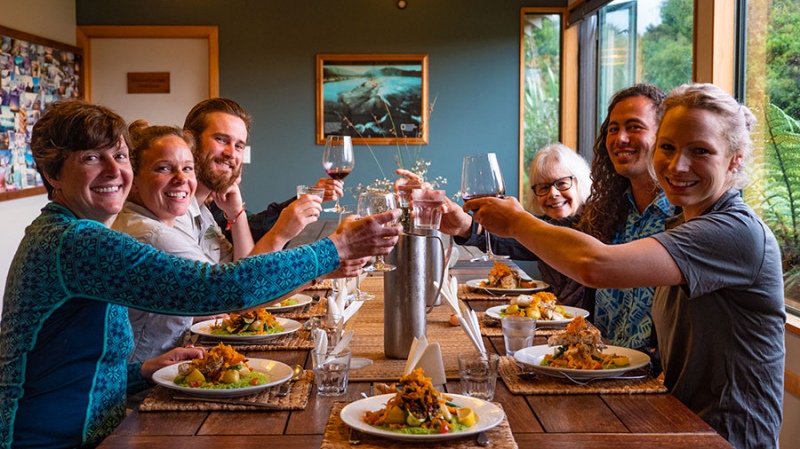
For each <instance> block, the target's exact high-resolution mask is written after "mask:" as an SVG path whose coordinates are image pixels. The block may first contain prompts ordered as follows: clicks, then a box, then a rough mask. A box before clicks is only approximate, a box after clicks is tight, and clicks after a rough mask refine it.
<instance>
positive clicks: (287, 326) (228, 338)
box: [191, 317, 303, 343]
mask: <svg viewBox="0 0 800 449" xmlns="http://www.w3.org/2000/svg"><path fill="white" fill-rule="evenodd" d="M275 319H277V320H278V323H280V324H281V326H283V332H277V333H274V334H265V335H216V334H212V333H211V325H213V324H214V323H216V322H217V320H207V321H201V322H199V323H195V324H194V325H193V326H192V328H191V329H192V332H194V333H195V334H199V335H201V336H203V337H206V338H213V339H215V340H220V341H224V342H227V343H232V342H236V343H253V342H259V341H266V340H272V339H273V338H278V337H280V336H281V335H286V334H291V333H292V332H297V331H298V330H300V329H301V328H302V327H303V325H302V324H300V323H299V322H297V321H295V320H289V319H286V318H281V317H275Z"/></svg>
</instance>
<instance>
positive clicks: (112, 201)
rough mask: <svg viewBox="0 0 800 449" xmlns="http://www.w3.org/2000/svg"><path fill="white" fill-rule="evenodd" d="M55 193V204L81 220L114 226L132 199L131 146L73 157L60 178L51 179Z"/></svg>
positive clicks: (71, 155) (68, 159) (95, 151)
mask: <svg viewBox="0 0 800 449" xmlns="http://www.w3.org/2000/svg"><path fill="white" fill-rule="evenodd" d="M47 179H48V182H50V184H51V185H52V186H53V188H54V189H55V192H54V196H53V201H55V202H57V203H59V204H61V205H63V206H65V207H67V208H68V209H69V210H71V211H72V212H73V213H74V214H75V215H76V216H77V217H78V218H87V219H90V220H96V221H99V222H101V223H103V224H105V225H106V226H110V225H111V223H112V222H113V221H114V218H115V217H116V215H117V213H119V211H120V210H122V205H123V204H124V203H125V199H126V198H127V197H128V192H129V191H130V188H131V181H132V179H133V170H132V169H131V165H130V161H129V160H128V146H127V145H126V144H125V141H124V140H122V139H120V142H119V144H118V145H115V146H114V147H111V148H106V149H97V150H82V151H75V152H72V153H70V155H69V156H68V157H67V159H66V160H65V161H64V165H63V167H62V168H61V172H60V173H59V175H58V178H57V179H56V178H52V177H49V176H48V178H47Z"/></svg>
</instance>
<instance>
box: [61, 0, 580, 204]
mask: <svg viewBox="0 0 800 449" xmlns="http://www.w3.org/2000/svg"><path fill="white" fill-rule="evenodd" d="M408 3H409V5H408V7H407V8H406V9H405V10H399V9H398V8H397V7H396V6H395V1H394V0H328V1H320V0H316V1H314V0H311V1H309V0H296V1H281V2H277V1H262V0H224V1H223V0H192V1H186V0H183V1H182V0H170V1H164V0H137V1H135V2H128V1H118V0H111V1H109V0H77V1H76V6H77V24H78V25H216V26H218V27H219V40H220V68H219V70H220V94H221V95H222V96H225V97H230V98H233V99H234V100H236V101H238V102H239V103H241V104H242V106H244V107H245V108H246V109H247V110H248V111H249V112H250V113H251V114H252V115H253V117H254V122H253V129H252V131H251V139H250V145H251V146H252V148H253V156H252V163H251V164H250V165H248V166H246V168H245V172H244V181H243V192H244V197H245V200H246V201H247V203H248V207H249V208H256V207H259V206H258V205H266V204H268V203H269V202H271V201H277V200H283V199H285V198H288V197H289V196H291V195H293V194H294V191H295V186H296V185H297V184H307V183H313V182H315V181H316V180H317V179H319V178H320V177H323V176H325V173H324V171H323V170H322V165H321V156H322V146H321V145H316V144H315V139H314V132H315V131H314V127H315V90H314V89H315V87H314V84H315V77H314V69H315V67H314V65H315V55H316V54H318V53H424V54H428V55H429V94H430V98H431V100H433V98H434V97H438V100H437V103H436V108H435V110H434V112H433V114H432V115H431V117H430V120H429V123H430V128H429V129H430V136H429V144H428V145H427V146H426V148H425V149H424V150H423V154H424V157H425V158H426V159H427V160H429V161H431V163H432V164H431V167H430V171H429V177H431V178H432V177H435V176H444V177H446V178H447V180H448V184H447V185H445V186H443V188H445V189H446V190H447V192H448V195H452V194H454V193H455V192H457V191H458V189H459V187H460V179H461V160H462V157H463V156H464V155H466V154H473V153H481V152H495V153H497V154H498V158H499V160H500V164H501V168H502V170H503V174H504V176H505V180H506V184H507V193H508V194H511V195H515V196H516V195H518V192H517V184H518V177H519V176H518V172H519V167H518V145H519V144H518V136H519V94H518V92H519V14H520V8H521V7H522V6H564V5H565V4H566V0H560V1H559V0H549V1H548V0H541V1H536V0H527V1H522V0H409V1H408ZM187 112H188V111H187ZM372 149H373V151H374V152H375V153H376V156H377V157H378V160H379V161H380V165H381V166H382V167H383V170H384V171H385V172H386V174H387V175H393V172H394V168H395V167H396V165H395V162H394V155H395V154H396V148H395V147H393V146H385V145H383V146H374V145H373V146H372ZM378 177H380V171H379V169H378V165H377V164H376V162H375V161H374V160H373V158H372V157H371V155H370V153H369V150H368V148H367V147H366V146H358V147H357V148H356V167H355V170H354V171H353V173H352V174H351V175H350V176H349V177H348V178H347V179H346V185H349V186H354V185H356V184H358V183H364V184H369V183H371V182H372V181H373V180H374V179H376V178H378ZM343 203H344V204H354V203H355V199H354V198H353V197H352V196H350V195H348V196H347V197H346V198H344V199H343Z"/></svg>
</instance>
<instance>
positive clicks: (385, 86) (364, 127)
mask: <svg viewBox="0 0 800 449" xmlns="http://www.w3.org/2000/svg"><path fill="white" fill-rule="evenodd" d="M316 80H317V82H316V87H317V92H316V93H317V126H316V141H317V143H318V144H323V143H325V138H326V137H327V136H330V135H349V136H352V138H353V143H356V144H370V145H372V144H375V145H390V144H396V143H407V144H414V145H419V144H427V143H428V126H427V123H428V112H429V111H428V55H417V54H400V55H398V54H391V55H371V54H363V55H362V54H350V55H348V54H343V55H330V54H321V55H317V77H316Z"/></svg>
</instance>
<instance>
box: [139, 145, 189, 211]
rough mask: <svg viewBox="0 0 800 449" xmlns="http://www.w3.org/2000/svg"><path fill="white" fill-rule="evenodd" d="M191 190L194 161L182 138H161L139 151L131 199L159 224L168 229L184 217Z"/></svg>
mask: <svg viewBox="0 0 800 449" xmlns="http://www.w3.org/2000/svg"><path fill="white" fill-rule="evenodd" d="M195 189H197V179H196V178H195V174H194V158H193V157H192V152H191V150H190V149H189V146H188V145H186V142H185V141H184V140H183V139H181V138H179V137H177V136H174V135H170V136H165V137H162V138H161V139H158V140H157V141H156V142H155V143H154V144H153V145H152V147H150V148H148V149H146V150H144V151H143V152H142V156H141V162H140V164H139V169H138V172H137V173H136V176H135V177H134V179H133V190H132V193H133V197H134V198H135V200H136V202H137V203H139V204H141V205H142V206H144V207H146V208H147V209H148V210H149V211H150V212H152V213H153V214H154V215H155V216H156V217H157V218H158V219H159V220H160V221H162V222H164V223H165V224H167V225H168V226H172V225H173V224H174V222H175V217H179V216H181V215H184V214H186V210H187V209H188V208H189V204H190V203H191V201H192V196H193V195H194V192H195Z"/></svg>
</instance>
